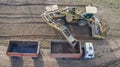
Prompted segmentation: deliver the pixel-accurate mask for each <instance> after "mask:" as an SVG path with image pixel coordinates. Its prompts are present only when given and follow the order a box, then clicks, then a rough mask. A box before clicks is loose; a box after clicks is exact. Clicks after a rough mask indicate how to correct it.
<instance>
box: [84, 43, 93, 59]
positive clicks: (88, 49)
mask: <svg viewBox="0 0 120 67" xmlns="http://www.w3.org/2000/svg"><path fill="white" fill-rule="evenodd" d="M85 58H86V59H92V58H94V47H93V44H92V43H90V42H86V43H85Z"/></svg>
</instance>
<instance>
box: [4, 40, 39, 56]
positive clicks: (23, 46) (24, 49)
mask: <svg viewBox="0 0 120 67" xmlns="http://www.w3.org/2000/svg"><path fill="white" fill-rule="evenodd" d="M39 51H40V46H39V45H38V42H34V41H10V42H9V46H8V49H7V52H6V54H7V55H8V56H9V57H32V58H37V57H38V56H39Z"/></svg>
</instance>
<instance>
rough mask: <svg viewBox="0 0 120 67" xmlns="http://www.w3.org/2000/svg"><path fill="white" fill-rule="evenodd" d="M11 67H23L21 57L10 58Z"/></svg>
mask: <svg viewBox="0 0 120 67" xmlns="http://www.w3.org/2000/svg"><path fill="white" fill-rule="evenodd" d="M10 59H11V67H23V58H22V57H11V58H10Z"/></svg>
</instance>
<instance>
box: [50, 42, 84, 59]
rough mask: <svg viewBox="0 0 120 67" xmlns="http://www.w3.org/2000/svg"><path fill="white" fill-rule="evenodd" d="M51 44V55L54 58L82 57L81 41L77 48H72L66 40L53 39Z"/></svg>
mask: <svg viewBox="0 0 120 67" xmlns="http://www.w3.org/2000/svg"><path fill="white" fill-rule="evenodd" d="M50 45H51V53H50V56H51V57H53V58H80V57H81V56H82V50H81V45H80V44H79V43H78V44H77V48H75V49H72V47H71V46H70V44H69V43H68V42H67V41H65V40H56V41H51V44H50Z"/></svg>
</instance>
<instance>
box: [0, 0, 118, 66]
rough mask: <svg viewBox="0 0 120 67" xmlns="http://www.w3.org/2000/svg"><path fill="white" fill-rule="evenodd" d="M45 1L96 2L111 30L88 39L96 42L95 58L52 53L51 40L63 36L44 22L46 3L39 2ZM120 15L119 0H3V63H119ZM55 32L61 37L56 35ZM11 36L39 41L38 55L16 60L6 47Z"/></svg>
mask: <svg viewBox="0 0 120 67" xmlns="http://www.w3.org/2000/svg"><path fill="white" fill-rule="evenodd" d="M43 3H44V4H71V5H88V4H90V3H92V4H93V5H94V6H97V8H98V14H97V16H98V17H99V18H104V19H105V20H106V21H107V22H108V24H109V25H110V31H109V32H108V37H107V39H106V40H87V41H91V42H93V44H94V47H95V58H94V59H92V60H80V59H54V58H50V57H49V55H50V49H49V48H50V45H49V43H50V41H51V40H54V39H64V38H63V35H62V34H60V33H58V31H55V30H53V28H51V27H49V26H48V25H47V24H45V23H43V20H42V19H41V17H40V15H41V14H42V13H43V11H44V10H45V8H44V7H45V5H44V6H43V5H40V4H43ZM21 4H23V5H21ZM119 17H120V1H119V0H91V1H90V0H69V1H68V0H0V67H120V26H119V25H120V19H119ZM33 22H34V23H33ZM71 30H72V29H71ZM31 35H34V36H31ZM55 35H58V36H59V37H55V38H54V36H55ZM74 35H75V34H74ZM19 36H23V37H19ZM47 36H51V38H47ZM10 40H24V41H38V42H39V43H40V45H41V55H40V57H39V59H38V60H32V59H31V58H28V57H23V58H19V59H18V60H14V59H11V58H9V57H8V56H7V55H6V50H7V47H8V43H9V41H10Z"/></svg>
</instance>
